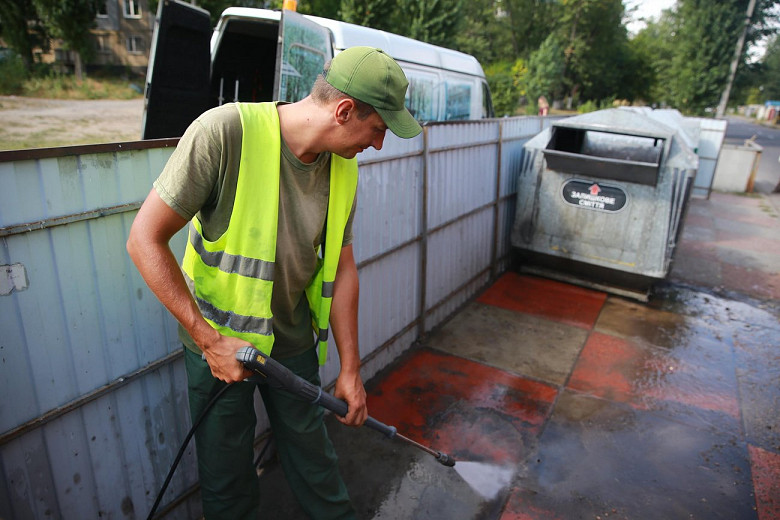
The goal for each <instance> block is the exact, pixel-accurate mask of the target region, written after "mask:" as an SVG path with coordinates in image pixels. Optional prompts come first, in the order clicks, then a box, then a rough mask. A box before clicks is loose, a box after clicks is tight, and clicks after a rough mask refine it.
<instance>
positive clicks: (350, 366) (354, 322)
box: [330, 247, 360, 372]
mask: <svg viewBox="0 0 780 520" xmlns="http://www.w3.org/2000/svg"><path fill="white" fill-rule="evenodd" d="M344 254H347V255H349V258H346V259H342V261H340V262H339V270H338V273H337V275H336V281H335V283H334V285H333V302H332V305H331V315H330V326H331V329H332V331H333V339H334V340H335V341H336V345H337V347H338V352H339V358H340V360H341V370H342V372H345V371H346V372H359V370H360V350H359V347H358V344H359V343H358V302H359V294H360V288H359V281H358V274H357V267H355V262H354V258H352V251H351V247H350V248H349V250H348V251H347V250H346V248H345V250H344V251H343V252H342V255H344Z"/></svg>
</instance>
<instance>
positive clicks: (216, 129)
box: [154, 104, 355, 358]
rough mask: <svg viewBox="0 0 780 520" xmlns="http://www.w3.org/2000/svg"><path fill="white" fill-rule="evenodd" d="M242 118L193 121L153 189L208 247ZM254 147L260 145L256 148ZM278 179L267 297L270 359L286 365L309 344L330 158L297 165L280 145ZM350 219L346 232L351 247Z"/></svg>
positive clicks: (233, 111)
mask: <svg viewBox="0 0 780 520" xmlns="http://www.w3.org/2000/svg"><path fill="white" fill-rule="evenodd" d="M242 134H243V131H242V127H241V117H240V115H239V112H238V108H237V107H236V106H235V104H228V105H223V106H221V107H218V108H214V109H211V110H209V111H207V112H205V113H204V114H203V115H201V116H200V117H199V118H198V119H196V120H195V121H194V122H193V123H192V124H191V125H190V127H189V128H188V129H187V131H186V132H185V133H184V135H183V136H182V138H181V140H180V141H179V144H178V146H177V147H176V150H175V151H174V152H173V154H172V155H171V157H170V159H169V160H168V163H167V164H166V165H165V168H164V169H163V171H162V173H161V174H160V176H159V177H158V178H157V180H156V181H155V182H154V188H155V189H156V190H157V193H158V194H159V196H160V198H162V200H163V201H165V202H166V203H167V204H168V205H169V206H170V207H171V208H172V209H173V210H174V211H176V213H178V214H179V215H180V216H181V217H183V218H185V219H187V220H190V219H192V217H194V216H195V215H197V216H198V218H199V219H200V221H201V224H202V229H203V235H204V237H205V238H206V239H207V240H210V241H213V240H216V239H217V238H219V237H220V236H221V235H222V234H223V233H224V232H225V231H226V230H227V227H228V223H229V222H230V215H231V212H232V210H233V201H234V199H235V193H236V183H237V179H238V171H239V165H240V162H241V140H242ZM256 146H257V147H258V148H261V149H262V147H263V143H256ZM281 152H282V153H281V165H280V172H279V173H280V179H279V224H278V228H277V242H276V267H275V270H274V287H273V295H272V297H271V312H273V315H274V336H275V343H274V349H273V351H272V356H273V357H275V358H285V357H290V356H294V355H297V354H300V353H302V352H304V351H305V350H307V349H309V348H311V347H312V346H313V345H314V337H313V332H312V328H311V318H310V314H309V307H308V303H307V301H306V296H305V293H304V289H305V288H306V286H307V285H308V283H309V280H310V279H311V277H312V276H313V274H314V270H315V268H316V265H317V248H318V247H319V245H320V244H321V243H322V238H323V229H324V226H325V217H326V213H327V207H328V193H329V191H330V153H328V152H324V153H321V154H320V155H319V156H318V157H317V159H316V160H315V161H314V162H313V163H310V164H306V163H303V162H301V161H300V160H299V159H298V158H297V157H296V156H295V155H293V153H292V152H291V151H290V150H289V148H288V147H287V145H286V144H285V143H284V140H283V139H282V149H281ZM354 213H355V205H354V203H353V206H352V212H351V214H350V217H349V220H348V222H347V225H346V228H345V231H344V242H343V245H344V246H346V245H348V244H350V243H352V220H353V217H354ZM179 338H180V339H181V341H182V342H183V343H184V344H185V345H186V346H187V347H188V348H190V349H191V350H193V351H195V352H200V349H199V348H198V347H197V346H196V345H195V343H194V342H193V341H192V338H190V336H189V334H187V332H186V331H185V330H184V329H183V327H181V326H180V327H179Z"/></svg>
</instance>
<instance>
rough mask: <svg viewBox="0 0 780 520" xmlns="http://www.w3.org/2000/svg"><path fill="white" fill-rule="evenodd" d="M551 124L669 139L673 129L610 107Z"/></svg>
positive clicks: (673, 132) (638, 115)
mask: <svg viewBox="0 0 780 520" xmlns="http://www.w3.org/2000/svg"><path fill="white" fill-rule="evenodd" d="M552 126H559V127H566V128H578V129H583V130H595V131H599V132H607V133H612V134H627V135H635V136H640V137H652V138H657V139H671V138H672V137H673V136H674V134H675V133H676V132H675V130H674V129H673V128H671V127H669V126H667V125H665V124H663V123H661V122H660V121H657V120H655V119H652V118H649V117H647V116H646V115H644V114H640V113H638V112H635V111H632V110H621V109H618V108H610V109H607V110H598V111H596V112H589V113H587V114H582V115H578V116H572V117H567V118H566V119H561V120H559V121H555V122H554V123H553V124H552Z"/></svg>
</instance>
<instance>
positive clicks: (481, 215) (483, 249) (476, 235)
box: [425, 207, 493, 309]
mask: <svg viewBox="0 0 780 520" xmlns="http://www.w3.org/2000/svg"><path fill="white" fill-rule="evenodd" d="M492 240H493V209H492V208H490V207H489V208H486V209H483V210H480V211H478V212H476V213H473V214H471V215H469V216H468V217H466V218H463V219H461V220H458V221H457V222H455V223H453V224H451V225H449V226H446V227H444V228H442V229H440V230H438V231H437V232H436V233H433V234H431V235H430V237H429V244H428V263H427V269H426V275H427V279H426V280H425V283H426V304H427V308H428V309H430V308H431V307H433V306H435V305H437V304H440V303H442V302H443V301H444V300H445V299H447V298H449V297H451V295H452V293H454V292H457V291H458V290H459V289H460V288H461V287H462V286H464V285H466V284H467V283H468V282H469V281H471V280H472V279H473V278H474V277H475V276H477V275H478V274H479V273H480V272H482V271H484V270H486V269H488V268H489V267H490V252H491V242H492ZM469 296H471V295H469Z"/></svg>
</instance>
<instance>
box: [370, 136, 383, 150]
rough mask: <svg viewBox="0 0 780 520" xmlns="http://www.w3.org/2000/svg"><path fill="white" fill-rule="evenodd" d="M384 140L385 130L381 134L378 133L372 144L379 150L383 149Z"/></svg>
mask: <svg viewBox="0 0 780 520" xmlns="http://www.w3.org/2000/svg"><path fill="white" fill-rule="evenodd" d="M384 141H385V132H382V134H381V135H378V136H377V137H376V139H374V141H373V142H372V143H371V146H373V147H374V148H376V149H377V150H381V149H382V144H383V143H384Z"/></svg>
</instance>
